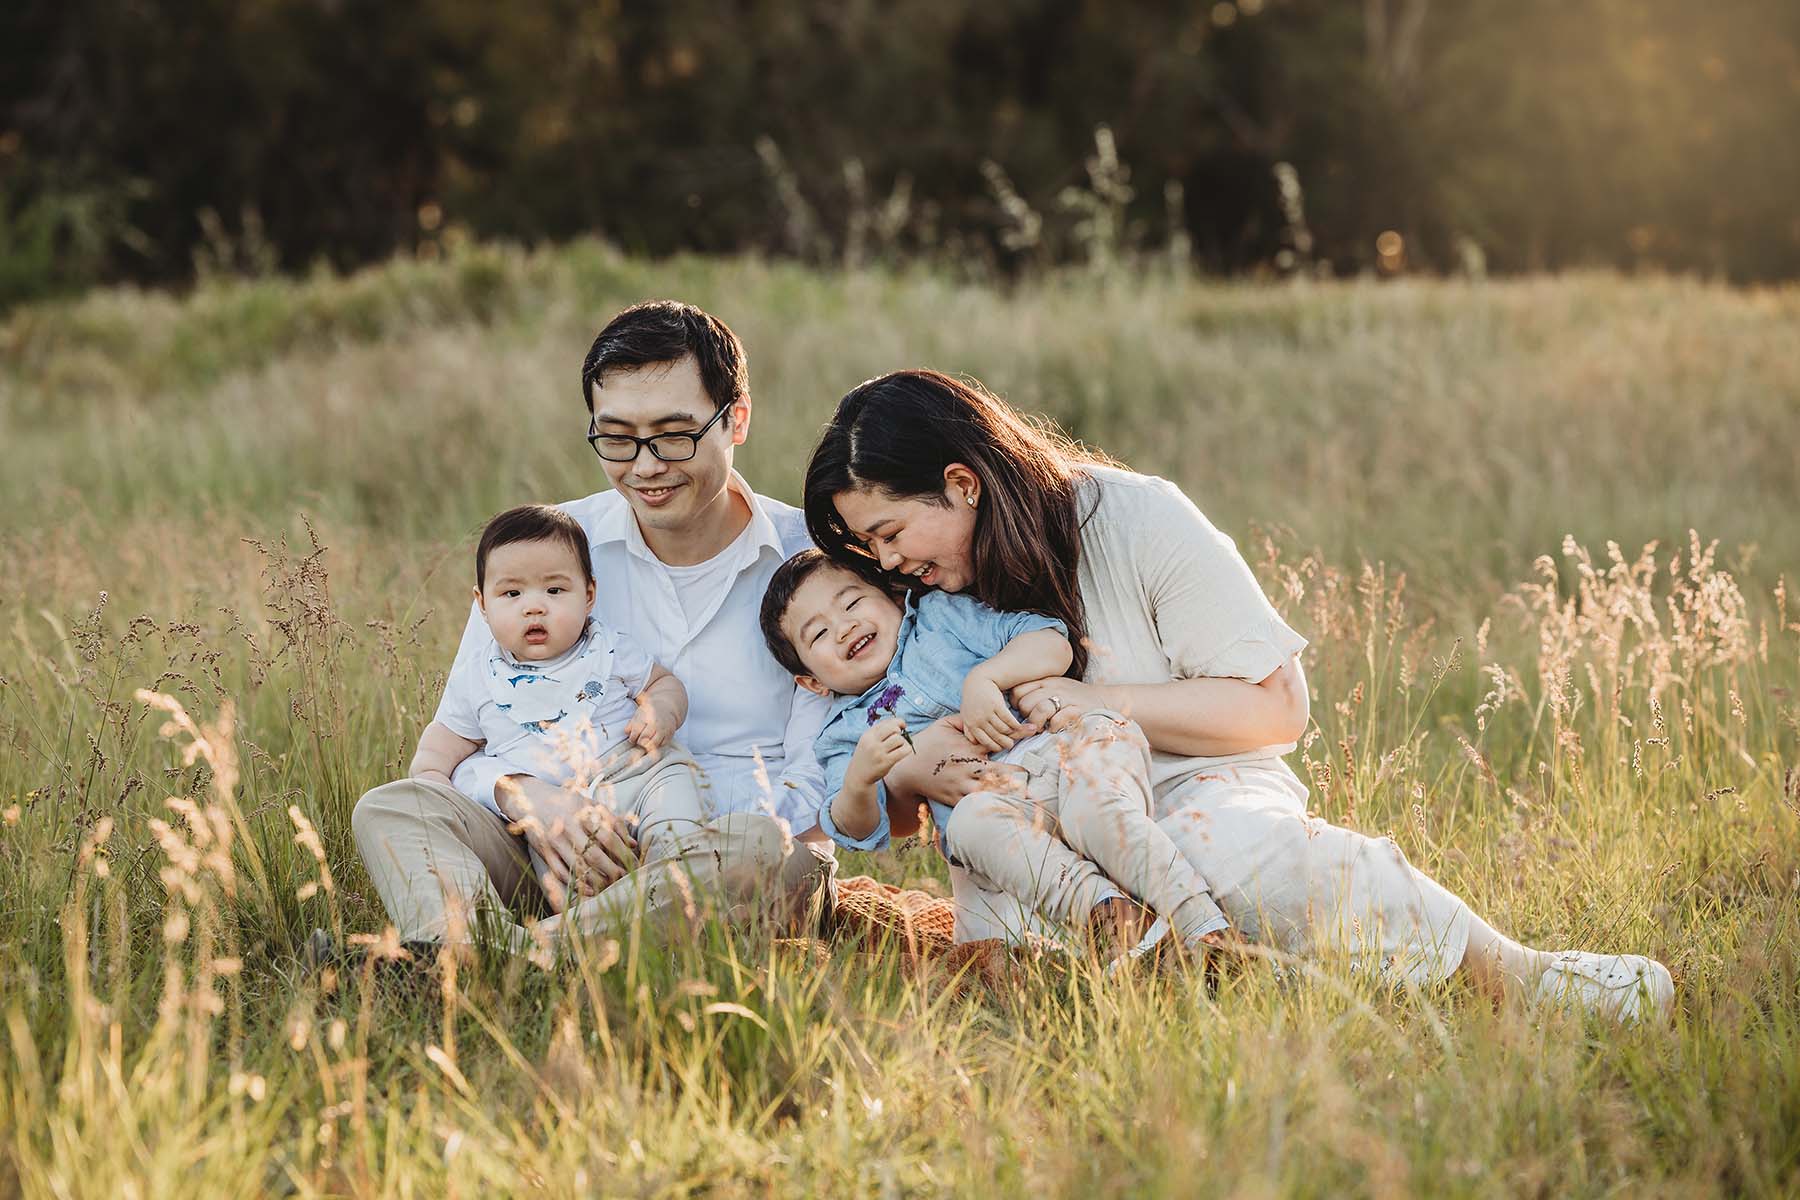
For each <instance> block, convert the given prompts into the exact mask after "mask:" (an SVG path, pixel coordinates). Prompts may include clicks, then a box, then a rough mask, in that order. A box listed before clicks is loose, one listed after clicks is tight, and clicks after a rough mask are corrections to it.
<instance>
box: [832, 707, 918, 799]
mask: <svg viewBox="0 0 1800 1200" xmlns="http://www.w3.org/2000/svg"><path fill="white" fill-rule="evenodd" d="M912 752H913V748H912V743H911V742H908V741H907V740H906V722H904V721H902V720H901V719H900V718H899V717H888V718H887V719H885V720H881V721H877V722H875V724H873V725H871V726H869V730H868V732H867V733H865V734H863V735H862V736H861V737H860V738H857V739H856V752H855V753H854V754H852V755H851V756H850V765H849V767H848V768H846V769H845V771H844V786H845V787H846V788H849V787H852V786H854V787H868V788H872V787H874V786H875V785H876V784H878V783H880V782H881V781H882V780H883V779H885V778H887V773H888V772H889V771H891V770H893V769H894V764H895V763H897V762H899V761H900V760H901V759H903V758H905V757H906V756H907V755H909V754H911V753H912Z"/></svg>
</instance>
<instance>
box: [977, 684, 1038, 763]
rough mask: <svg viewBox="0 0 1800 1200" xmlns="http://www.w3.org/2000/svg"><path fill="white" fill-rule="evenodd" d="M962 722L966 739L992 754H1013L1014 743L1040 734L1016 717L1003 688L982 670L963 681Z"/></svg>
mask: <svg viewBox="0 0 1800 1200" xmlns="http://www.w3.org/2000/svg"><path fill="white" fill-rule="evenodd" d="M962 719H963V733H964V735H965V736H966V737H967V738H968V739H969V740H970V741H971V742H974V743H975V744H976V745H977V746H980V747H982V748H983V749H985V750H987V751H989V752H990V753H992V752H994V751H997V750H1011V749H1012V748H1013V743H1014V742H1016V741H1018V740H1019V739H1020V738H1022V737H1027V736H1029V735H1030V734H1033V733H1036V732H1037V730H1036V729H1034V728H1032V727H1031V726H1029V725H1026V724H1023V723H1021V722H1020V721H1019V719H1018V718H1017V717H1015V716H1013V711H1012V708H1011V707H1010V706H1009V705H1008V704H1007V703H1006V697H1005V695H1003V694H1002V693H1001V691H1000V685H999V684H997V683H995V682H994V680H993V677H992V676H990V675H988V674H987V673H986V672H984V671H982V670H980V669H979V668H977V669H976V670H973V671H970V672H969V674H968V676H967V677H966V678H965V679H964V680H963V694H962Z"/></svg>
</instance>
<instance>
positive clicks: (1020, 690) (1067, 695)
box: [1012, 675, 1113, 733]
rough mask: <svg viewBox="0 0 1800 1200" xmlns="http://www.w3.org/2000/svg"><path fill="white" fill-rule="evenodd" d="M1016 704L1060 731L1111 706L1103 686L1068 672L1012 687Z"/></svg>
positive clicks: (1031, 717) (1042, 726)
mask: <svg viewBox="0 0 1800 1200" xmlns="http://www.w3.org/2000/svg"><path fill="white" fill-rule="evenodd" d="M1012 696H1013V705H1014V706H1015V707H1016V708H1018V710H1019V711H1020V712H1021V713H1023V714H1024V716H1025V719H1026V720H1027V721H1028V722H1030V723H1031V724H1033V725H1036V726H1037V727H1038V728H1040V729H1048V730H1049V731H1050V732H1052V733H1061V732H1062V731H1063V730H1065V729H1067V728H1068V727H1069V726H1071V725H1073V724H1074V723H1075V722H1077V721H1079V720H1081V718H1082V716H1083V715H1084V714H1086V713H1090V712H1093V711H1094V710H1095V709H1097V708H1111V707H1113V705H1112V704H1110V703H1108V701H1107V698H1106V694H1105V691H1104V689H1102V688H1100V687H1098V686H1096V685H1095V684H1091V683H1083V682H1082V681H1081V680H1079V679H1070V678H1069V677H1068V676H1067V675H1056V676H1053V677H1051V678H1049V679H1033V680H1031V681H1030V682H1029V683H1021V684H1020V685H1019V686H1018V687H1016V688H1014V689H1013V690H1012Z"/></svg>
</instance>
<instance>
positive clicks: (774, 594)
mask: <svg viewBox="0 0 1800 1200" xmlns="http://www.w3.org/2000/svg"><path fill="white" fill-rule="evenodd" d="M834 565H836V564H834V563H833V562H832V561H831V560H830V559H829V558H826V557H825V555H824V553H823V552H822V551H820V550H817V549H815V548H812V547H808V548H807V549H805V550H802V551H801V552H800V553H798V554H796V555H794V557H792V558H790V559H788V560H787V561H786V562H784V563H782V564H781V565H780V566H779V567H776V568H775V574H773V575H771V576H770V577H769V586H768V589H767V590H766V591H764V592H763V598H762V633H763V641H765V642H767V643H769V653H770V654H773V655H774V656H775V661H776V662H778V663H780V664H781V669H782V670H784V671H786V672H787V673H788V674H790V675H805V674H808V671H807V669H806V664H805V663H803V662H801V661H800V653H799V651H797V650H795V649H794V644H793V643H792V642H790V641H788V636H787V634H785V633H783V632H782V631H781V619H782V618H783V617H785V616H787V610H788V605H790V604H792V603H793V602H794V593H795V592H797V591H799V590H800V585H801V584H803V583H805V582H806V581H807V580H808V579H811V578H812V577H813V575H814V574H816V573H817V572H818V570H819V568H820V567H829V566H834ZM840 569H841V568H840Z"/></svg>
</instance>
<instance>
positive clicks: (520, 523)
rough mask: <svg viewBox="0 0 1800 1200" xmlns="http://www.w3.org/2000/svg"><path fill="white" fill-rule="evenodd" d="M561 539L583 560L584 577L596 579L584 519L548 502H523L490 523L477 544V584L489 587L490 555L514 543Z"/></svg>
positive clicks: (588, 580)
mask: <svg viewBox="0 0 1800 1200" xmlns="http://www.w3.org/2000/svg"><path fill="white" fill-rule="evenodd" d="M545 541H554V542H562V543H563V544H564V545H566V546H568V548H569V549H571V550H573V551H574V552H575V557H576V558H577V559H579V560H580V562H581V577H582V578H583V579H585V580H586V581H587V582H589V583H592V582H594V559H593V556H592V555H591V554H589V553H588V540H587V533H586V531H585V530H583V529H582V528H581V522H579V521H577V520H576V519H575V518H574V517H571V516H570V515H569V514H568V513H566V512H564V511H563V510H562V509H560V508H551V507H550V506H549V505H548V504H522V505H520V506H519V507H518V508H509V509H507V510H506V511H505V512H503V513H501V514H500V515H499V516H497V517H495V518H494V519H493V520H491V521H489V522H488V523H487V528H485V529H483V530H482V531H481V541H480V542H478V543H476V546H475V586H476V587H477V588H485V587H487V562H488V555H490V554H492V553H493V552H494V551H495V550H497V549H499V548H500V547H501V546H510V545H512V543H514V542H545Z"/></svg>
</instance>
